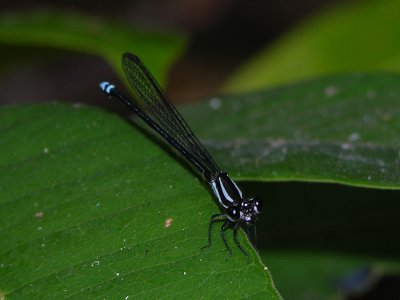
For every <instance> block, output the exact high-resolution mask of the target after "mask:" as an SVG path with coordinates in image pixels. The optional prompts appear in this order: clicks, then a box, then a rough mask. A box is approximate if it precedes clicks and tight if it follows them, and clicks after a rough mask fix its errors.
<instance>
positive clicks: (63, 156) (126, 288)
mask: <svg viewBox="0 0 400 300" xmlns="http://www.w3.org/2000/svg"><path fill="white" fill-rule="evenodd" d="M0 132H1V139H0V169H1V174H2V176H1V177H0V194H1V195H2V196H1V198H0V240H1V249H0V296H1V297H4V296H5V297H6V298H10V299H14V298H22V299H60V298H67V297H68V298H74V299H92V298H112V299H128V298H129V299H144V298H146V299H157V298H165V299H177V298H194V299H200V298H229V299H234V298H240V297H241V298H244V297H248V296H251V297H252V298H260V299H279V298H280V296H279V294H278V292H277V291H276V290H275V288H274V286H273V283H272V280H271V277H270V274H269V272H268V271H267V270H266V269H264V268H265V267H264V265H263V264H262V263H261V261H260V259H259V257H258V255H257V253H256V252H255V251H254V250H253V249H252V248H251V247H250V246H249V244H248V242H247V240H246V239H245V238H244V236H243V235H240V240H241V242H242V243H243V244H244V245H246V248H248V250H249V252H250V263H249V262H248V261H247V259H246V257H245V256H244V255H243V254H242V253H241V252H240V251H239V250H238V249H237V248H236V247H232V248H233V255H232V256H231V257H230V258H229V259H227V251H226V249H225V248H224V245H223V243H222V241H221V239H220V237H219V233H218V232H217V231H218V230H215V234H214V238H213V241H214V242H213V245H212V246H211V247H210V248H209V249H205V250H200V248H201V247H202V246H203V245H205V244H206V242H207V230H208V221H209V218H210V216H211V214H212V213H215V212H217V211H218V210H217V207H216V206H215V204H214V203H213V200H212V198H211V196H210V194H209V192H208V191H207V188H206V186H205V185H203V184H202V183H201V182H200V181H199V180H197V179H196V177H195V176H193V174H191V173H190V172H189V171H188V170H187V169H185V168H183V167H182V166H181V165H180V164H179V163H178V161H177V160H175V159H174V158H173V157H172V156H170V155H168V154H167V153H166V152H165V151H163V149H161V148H159V147H158V146H156V145H155V144H154V143H153V142H152V141H150V140H149V139H148V138H146V137H145V136H144V135H143V134H142V133H141V132H140V131H138V130H135V128H134V127H132V126H129V125H128V124H127V123H126V122H123V121H121V120H120V119H118V118H117V117H115V116H113V115H111V114H108V113H105V112H102V111H100V110H98V109H93V108H87V107H82V106H79V105H75V106H72V107H70V106H66V105H60V104H48V105H32V106H19V107H18V106H17V107H3V108H1V110H0ZM229 242H230V243H231V244H232V240H231V236H230V235H229ZM232 246H233V245H232Z"/></svg>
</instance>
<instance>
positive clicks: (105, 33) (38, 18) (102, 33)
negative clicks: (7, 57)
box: [0, 12, 184, 82]
mask: <svg viewBox="0 0 400 300" xmlns="http://www.w3.org/2000/svg"><path fill="white" fill-rule="evenodd" d="M0 43H2V44H6V45H13V46H37V47H53V48H60V49H63V50H72V51H78V52H83V53H88V54H94V55H98V56H100V57H102V58H104V59H105V60H106V61H107V62H108V63H109V64H110V65H111V66H113V67H114V69H115V70H116V72H117V73H119V74H120V75H122V68H121V55H122V53H124V52H127V51H130V52H134V53H135V54H137V55H139V56H140V57H141V58H142V59H143V61H145V62H146V65H147V66H148V67H149V69H150V70H152V73H153V74H154V76H155V77H156V78H157V79H158V80H160V82H163V81H164V76H165V75H164V73H165V69H166V68H167V66H168V65H169V64H170V63H171V61H172V60H173V59H174V58H175V57H177V55H178V54H179V53H180V52H181V51H182V49H183V46H184V39H183V37H181V36H178V35H176V34H174V35H172V34H160V33H155V32H151V31H149V30H147V31H144V30H138V29H137V28H130V27H129V26H127V25H122V24H118V23H115V22H111V21H105V20H102V19H99V18H95V17H92V16H88V15H83V14H77V13H73V14H72V13H69V14H68V13H59V12H37V13H26V14H10V13H8V14H2V15H0Z"/></svg>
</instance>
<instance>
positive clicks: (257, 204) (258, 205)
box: [251, 197, 264, 213]
mask: <svg viewBox="0 0 400 300" xmlns="http://www.w3.org/2000/svg"><path fill="white" fill-rule="evenodd" d="M251 202H252V203H253V208H254V211H255V212H256V213H260V212H261V211H262V210H263V206H264V205H263V201H262V199H261V198H259V197H253V198H251Z"/></svg>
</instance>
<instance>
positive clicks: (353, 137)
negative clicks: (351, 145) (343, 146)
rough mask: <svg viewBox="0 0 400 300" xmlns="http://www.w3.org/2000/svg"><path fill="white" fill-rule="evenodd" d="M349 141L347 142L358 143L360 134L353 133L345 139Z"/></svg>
mask: <svg viewBox="0 0 400 300" xmlns="http://www.w3.org/2000/svg"><path fill="white" fill-rule="evenodd" d="M347 139H348V140H349V142H355V141H358V140H359V139H360V134H359V133H358V132H353V133H352V134H350V135H349V136H348V138H347Z"/></svg>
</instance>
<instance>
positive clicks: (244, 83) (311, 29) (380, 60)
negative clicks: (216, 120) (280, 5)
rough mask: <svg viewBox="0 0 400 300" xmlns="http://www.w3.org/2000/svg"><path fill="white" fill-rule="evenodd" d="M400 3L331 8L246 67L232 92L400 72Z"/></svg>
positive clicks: (234, 78) (238, 74)
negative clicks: (348, 75) (356, 73)
mask: <svg viewBox="0 0 400 300" xmlns="http://www.w3.org/2000/svg"><path fill="white" fill-rule="evenodd" d="M399 36H400V1H398V0H381V1H375V0H365V1H353V2H351V3H347V2H342V3H341V4H339V5H337V6H334V7H327V8H326V9H325V10H323V11H321V13H319V14H317V15H315V16H312V17H310V18H309V19H308V20H306V21H305V22H303V24H300V25H297V26H295V28H294V29H293V30H291V31H290V32H288V33H287V34H286V35H284V36H283V37H282V38H280V39H279V40H278V41H277V42H275V43H273V44H272V45H268V46H267V47H266V48H265V49H264V50H262V51H261V52H260V53H259V54H258V55H256V56H253V57H252V58H251V60H250V61H249V62H247V63H246V64H244V65H243V67H241V68H240V69H239V70H238V71H237V72H236V74H234V75H233V76H232V77H231V78H230V80H229V81H228V83H227V87H226V90H229V91H244V90H254V89H257V88H263V87H266V86H276V85H282V84H288V83H292V82H298V81H299V80H304V79H307V78H312V77H320V76H323V75H327V74H337V73H343V72H353V71H364V72H365V71H377V70H385V71H400V55H399V53H400V39H399V38H398V37H399Z"/></svg>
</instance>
